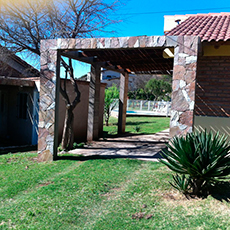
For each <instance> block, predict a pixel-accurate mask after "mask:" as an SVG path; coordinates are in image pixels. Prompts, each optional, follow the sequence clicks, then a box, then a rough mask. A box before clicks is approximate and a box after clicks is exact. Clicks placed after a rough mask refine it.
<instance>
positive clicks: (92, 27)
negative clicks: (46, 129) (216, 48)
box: [0, 0, 119, 149]
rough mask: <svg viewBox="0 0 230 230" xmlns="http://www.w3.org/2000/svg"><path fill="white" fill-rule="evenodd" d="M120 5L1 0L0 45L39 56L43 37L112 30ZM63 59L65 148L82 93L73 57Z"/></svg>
mask: <svg viewBox="0 0 230 230" xmlns="http://www.w3.org/2000/svg"><path fill="white" fill-rule="evenodd" d="M118 6H119V2H118V1H113V2H112V3H105V2H104V1H103V0H20V1H15V0H1V3H0V45H2V46H4V47H6V48H8V49H9V50H11V51H13V52H15V53H16V52H25V51H26V52H29V53H30V54H31V55H35V56H37V57H39V55H40V41H41V40H42V39H57V38H81V37H92V36H97V35H99V34H101V33H103V32H109V31H106V28H107V26H108V25H110V24H113V23H117V22H118V20H112V19H111V17H112V15H113V13H114V11H115V10H116V8H117V7H118ZM110 32H111V31H110ZM61 63H62V65H63V67H64V68H65V70H66V74H65V83H64V85H63V86H61V88H60V92H61V94H62V96H63V98H64V100H65V102H66V118H65V123H64V131H63V138H62V148H63V149H69V148H71V147H72V143H73V110H74V108H75V107H76V106H77V104H78V103H79V102H80V95H81V94H80V92H79V90H78V87H77V83H76V81H75V79H74V75H73V68H72V62H71V60H69V64H67V63H65V62H64V60H63V59H62V60H61ZM67 74H68V75H69V76H70V80H71V83H72V85H73V87H74V91H75V93H76V97H75V99H74V101H73V102H71V101H70V99H69V96H68V94H67V91H66V80H67Z"/></svg>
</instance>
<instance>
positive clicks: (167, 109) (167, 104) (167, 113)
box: [166, 101, 169, 117]
mask: <svg viewBox="0 0 230 230" xmlns="http://www.w3.org/2000/svg"><path fill="white" fill-rule="evenodd" d="M168 116H169V101H167V103H166V117H168Z"/></svg>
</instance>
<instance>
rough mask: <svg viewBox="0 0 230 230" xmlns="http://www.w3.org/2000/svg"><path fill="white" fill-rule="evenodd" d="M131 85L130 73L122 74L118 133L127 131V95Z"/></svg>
mask: <svg viewBox="0 0 230 230" xmlns="http://www.w3.org/2000/svg"><path fill="white" fill-rule="evenodd" d="M128 87H129V74H128V73H125V74H124V75H123V74H121V76H120V96H119V115H118V133H119V134H121V133H125V125H126V109H127V96H128Z"/></svg>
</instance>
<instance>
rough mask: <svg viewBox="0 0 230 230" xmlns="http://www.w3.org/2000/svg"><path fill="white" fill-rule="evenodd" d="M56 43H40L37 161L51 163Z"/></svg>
mask: <svg viewBox="0 0 230 230" xmlns="http://www.w3.org/2000/svg"><path fill="white" fill-rule="evenodd" d="M56 42H57V41H56V40H46V41H45V40H43V41H41V75H40V83H41V87H40V105H39V125H38V127H39V135H38V151H39V156H38V160H39V161H52V160H53V159H56V157H57V147H58V143H57V141H58V138H57V125H58V122H57V120H56V119H58V117H57V114H58V105H59V86H60V85H59V84H60V83H59V82H60V77H59V75H60V57H59V52H58V51H57V49H56ZM57 89H58V90H57ZM55 111H56V112H55ZM55 116H56V117H55Z"/></svg>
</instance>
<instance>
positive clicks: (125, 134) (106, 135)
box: [103, 131, 156, 139]
mask: <svg viewBox="0 0 230 230" xmlns="http://www.w3.org/2000/svg"><path fill="white" fill-rule="evenodd" d="M153 134H156V133H154V132H153V133H145V132H141V133H132V132H125V133H123V134H117V133H115V134H109V133H108V132H106V131H103V139H106V138H119V137H135V136H140V135H153Z"/></svg>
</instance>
